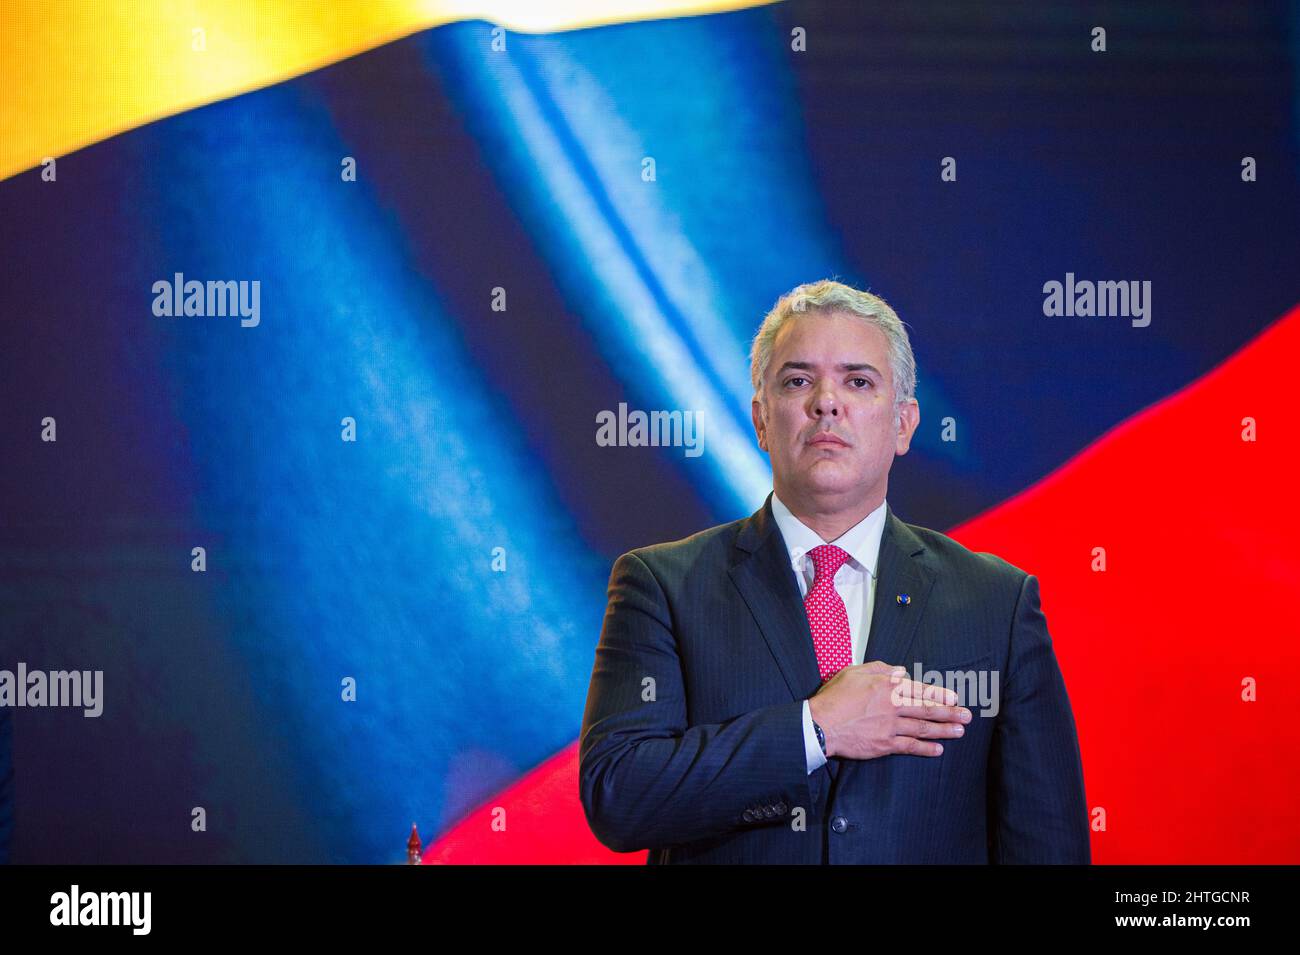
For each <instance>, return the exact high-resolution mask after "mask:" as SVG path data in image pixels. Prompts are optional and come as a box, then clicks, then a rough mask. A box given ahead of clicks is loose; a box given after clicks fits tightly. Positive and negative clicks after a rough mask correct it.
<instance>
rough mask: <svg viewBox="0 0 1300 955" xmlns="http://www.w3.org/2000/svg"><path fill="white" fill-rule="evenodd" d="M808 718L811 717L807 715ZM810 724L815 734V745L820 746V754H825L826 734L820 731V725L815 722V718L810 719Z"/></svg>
mask: <svg viewBox="0 0 1300 955" xmlns="http://www.w3.org/2000/svg"><path fill="white" fill-rule="evenodd" d="M809 719H812V717H809ZM812 725H813V732H814V733H816V734H817V745H819V746H820V747H821V748H822V755H823V756H825V755H826V734H825V733H824V732H823V731H822V728H821V726H819V725H818V724H817V721H816V720H812Z"/></svg>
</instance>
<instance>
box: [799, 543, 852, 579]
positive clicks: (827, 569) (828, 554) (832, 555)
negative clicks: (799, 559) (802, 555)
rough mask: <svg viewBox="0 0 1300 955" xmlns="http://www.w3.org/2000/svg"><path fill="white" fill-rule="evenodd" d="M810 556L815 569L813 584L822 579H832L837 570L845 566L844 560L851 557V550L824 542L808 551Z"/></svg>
mask: <svg viewBox="0 0 1300 955" xmlns="http://www.w3.org/2000/svg"><path fill="white" fill-rule="evenodd" d="M808 556H809V557H811V558H812V562H813V569H814V570H815V573H814V575H813V586H816V585H817V584H818V583H819V582H820V581H823V580H830V579H831V578H832V577H834V576H835V574H836V572H837V571H838V570H839V569H840V568H841V567H843V566H844V562H845V561H846V560H848V559H849V552H848V551H846V550H845V549H844V548H842V547H836V546H835V545H834V544H822V545H821V546H819V547H814V548H813V549H812V550H810V551H808Z"/></svg>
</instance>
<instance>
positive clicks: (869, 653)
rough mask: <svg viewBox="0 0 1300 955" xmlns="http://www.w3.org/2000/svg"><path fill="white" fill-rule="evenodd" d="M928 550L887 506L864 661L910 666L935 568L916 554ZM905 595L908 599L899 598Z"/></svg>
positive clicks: (932, 583) (932, 584)
mask: <svg viewBox="0 0 1300 955" xmlns="http://www.w3.org/2000/svg"><path fill="white" fill-rule="evenodd" d="M924 550H925V545H924V544H922V543H921V539H920V538H919V537H917V536H916V534H914V533H912V531H911V530H910V529H909V528H908V526H907V525H906V524H904V523H903V522H902V521H900V520H899V519H898V518H897V517H895V516H894V512H893V510H892V509H891V508H890V507H889V506H888V505H886V506H885V530H884V533H882V534H881V537H880V557H879V559H878V560H877V561H876V598H875V601H874V602H873V603H872V605H871V635H870V636H869V637H868V638H867V650H866V656H865V658H864V659H863V661H862V662H863V663H870V662H871V661H872V660H883V661H884V662H885V663H888V664H891V665H893V666H907V665H908V653H909V652H910V651H911V649H912V642H913V640H914V639H915V638H916V627H917V624H918V623H920V621H921V615H922V613H923V612H924V611H925V602H926V600H927V599H928V598H929V596H930V588H931V587H933V586H934V572H933V571H932V570H931V569H930V568H929V567H927V566H926V565H925V564H924V563H922V562H921V561H920V560H918V559H917V557H918V556H919V555H920V554H921V553H922V552H923V551H924ZM900 594H903V595H906V600H907V602H906V603H904V602H902V601H900V600H899V595H900Z"/></svg>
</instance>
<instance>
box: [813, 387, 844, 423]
mask: <svg viewBox="0 0 1300 955" xmlns="http://www.w3.org/2000/svg"><path fill="white" fill-rule="evenodd" d="M812 411H813V416H814V417H817V418H821V417H824V416H826V415H830V416H832V417H836V418H838V417H839V414H840V404H839V400H838V399H837V398H836V397H835V391H834V390H833V389H832V388H831V387H830V386H829V385H826V386H823V387H819V388H818V389H817V390H816V391H814V392H813V403H812Z"/></svg>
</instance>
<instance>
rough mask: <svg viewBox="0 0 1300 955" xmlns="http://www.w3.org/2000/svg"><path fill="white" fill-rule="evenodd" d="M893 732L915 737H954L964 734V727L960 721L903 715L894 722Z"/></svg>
mask: <svg viewBox="0 0 1300 955" xmlns="http://www.w3.org/2000/svg"><path fill="white" fill-rule="evenodd" d="M894 733H895V734H896V735H898V736H915V737H916V738H917V739H956V738H958V737H960V736H965V735H966V727H964V726H962V725H961V724H960V723H936V722H934V721H932V720H913V719H907V718H905V717H904V718H900V719H898V720H896V721H895V722H894Z"/></svg>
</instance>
